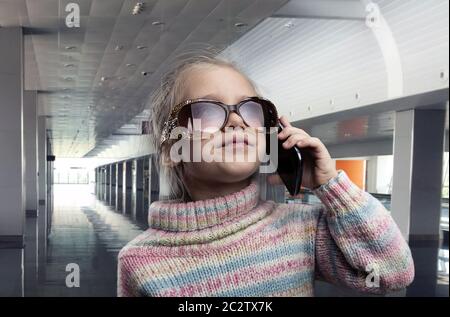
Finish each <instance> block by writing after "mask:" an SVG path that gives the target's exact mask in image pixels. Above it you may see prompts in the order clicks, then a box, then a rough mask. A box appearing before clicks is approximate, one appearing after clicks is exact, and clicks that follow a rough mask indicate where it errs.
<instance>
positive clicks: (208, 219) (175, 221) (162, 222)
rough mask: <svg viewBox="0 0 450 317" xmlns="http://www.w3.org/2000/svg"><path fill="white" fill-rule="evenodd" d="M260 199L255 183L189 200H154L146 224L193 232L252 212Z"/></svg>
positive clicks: (162, 228)
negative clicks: (228, 191) (210, 196)
mask: <svg viewBox="0 0 450 317" xmlns="http://www.w3.org/2000/svg"><path fill="white" fill-rule="evenodd" d="M258 202H259V187H258V184H257V182H255V181H252V182H251V183H250V185H248V186H247V187H245V188H243V189H242V190H240V191H238V192H235V193H231V194H228V195H225V196H221V197H216V198H212V199H206V200H198V201H191V202H179V201H176V200H166V201H156V202H154V203H152V204H151V205H150V208H149V214H148V219H149V226H150V227H151V228H154V229H160V230H166V231H194V230H200V229H204V228H208V227H212V226H215V225H220V224H223V223H225V222H227V221H229V220H231V219H233V218H236V217H240V216H244V215H245V214H249V213H251V211H252V210H254V209H255V207H256V206H257V205H258Z"/></svg>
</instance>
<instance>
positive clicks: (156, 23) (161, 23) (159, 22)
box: [152, 21, 164, 26]
mask: <svg viewBox="0 0 450 317" xmlns="http://www.w3.org/2000/svg"><path fill="white" fill-rule="evenodd" d="M152 25H155V26H157V25H164V22H161V21H155V22H152Z"/></svg>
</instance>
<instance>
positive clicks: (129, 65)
mask: <svg viewBox="0 0 450 317" xmlns="http://www.w3.org/2000/svg"><path fill="white" fill-rule="evenodd" d="M125 66H126V67H134V66H136V65H134V64H125Z"/></svg>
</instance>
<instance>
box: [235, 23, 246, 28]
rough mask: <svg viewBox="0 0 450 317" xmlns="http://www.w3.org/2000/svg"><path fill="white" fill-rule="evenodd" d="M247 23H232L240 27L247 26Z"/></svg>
mask: <svg viewBox="0 0 450 317" xmlns="http://www.w3.org/2000/svg"><path fill="white" fill-rule="evenodd" d="M247 25H248V24H247V23H243V22H237V23H235V24H234V26H235V27H238V28H241V27H244V26H247Z"/></svg>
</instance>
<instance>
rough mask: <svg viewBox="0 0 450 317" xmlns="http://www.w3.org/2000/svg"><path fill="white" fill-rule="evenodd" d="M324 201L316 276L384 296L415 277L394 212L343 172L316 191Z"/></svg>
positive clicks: (340, 171)
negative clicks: (389, 210) (392, 213)
mask: <svg viewBox="0 0 450 317" xmlns="http://www.w3.org/2000/svg"><path fill="white" fill-rule="evenodd" d="M313 192H314V194H315V195H316V196H317V197H318V198H319V199H320V200H321V202H322V204H323V205H322V210H321V213H320V215H319V221H318V228H317V233H316V251H315V252H316V276H317V277H318V278H319V279H324V280H325V281H328V282H331V283H333V284H337V285H343V286H347V287H350V288H353V289H357V290H359V291H363V292H368V293H375V294H383V293H386V292H388V291H394V290H399V289H402V288H405V287H406V286H408V285H409V284H410V283H411V282H412V280H413V278H414V264H413V260H412V257H411V251H410V249H409V247H408V245H407V243H406V241H405V240H404V239H403V236H402V234H401V233H400V230H399V229H398V227H397V225H396V223H395V222H394V220H393V219H392V217H391V215H390V213H389V212H388V211H387V210H386V209H385V208H384V206H383V205H382V204H381V203H380V201H379V200H377V199H376V198H375V197H373V196H372V195H370V194H369V193H368V192H365V191H364V190H362V189H360V188H359V187H358V186H356V185H355V184H354V183H353V182H352V181H351V180H350V179H349V178H348V176H347V174H346V173H345V172H344V171H343V170H339V171H338V175H337V176H336V177H334V178H332V179H330V180H329V181H328V182H327V183H326V184H323V185H322V186H320V187H318V188H316V189H314V190H313Z"/></svg>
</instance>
